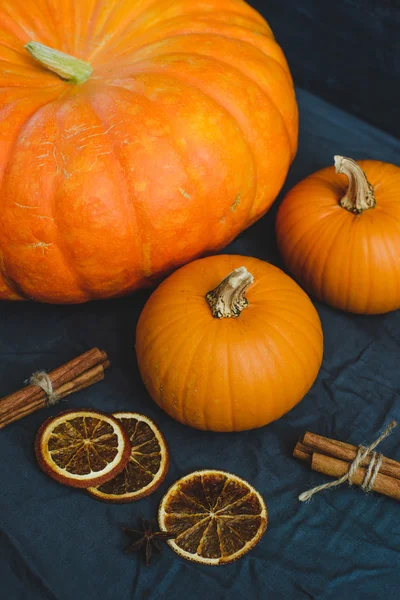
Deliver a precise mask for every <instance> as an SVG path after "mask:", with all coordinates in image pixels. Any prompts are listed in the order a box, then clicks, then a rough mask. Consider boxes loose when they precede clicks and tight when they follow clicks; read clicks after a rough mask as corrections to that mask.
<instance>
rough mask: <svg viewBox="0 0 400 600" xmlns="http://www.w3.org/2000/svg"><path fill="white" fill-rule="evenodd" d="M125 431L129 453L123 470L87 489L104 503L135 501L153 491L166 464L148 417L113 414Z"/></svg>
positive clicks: (166, 456) (159, 439)
mask: <svg viewBox="0 0 400 600" xmlns="http://www.w3.org/2000/svg"><path fill="white" fill-rule="evenodd" d="M113 416H114V417H115V418H116V419H118V421H119V422H120V423H121V425H122V426H123V428H124V429H125V431H126V432H127V434H128V436H129V439H130V444H131V454H130V457H129V462H128V464H127V465H126V467H125V469H124V470H123V471H122V472H121V473H119V475H117V476H116V477H115V478H114V479H112V480H111V481H108V482H107V483H104V484H102V485H100V486H98V487H91V488H89V489H88V490H87V492H88V493H89V494H90V495H91V496H93V497H94V498H97V499H98V500H104V501H106V502H116V503H119V502H121V503H122V502H134V501H135V500H140V499H141V498H144V497H145V496H148V495H149V494H151V493H153V492H155V490H156V489H157V488H158V487H159V485H161V483H162V482H163V481H164V479H165V476H166V474H167V471H168V467H169V454H168V448H167V444H166V442H165V439H164V437H163V435H162V433H161V431H160V430H159V429H158V427H157V426H156V425H155V424H154V423H153V421H152V420H151V419H149V418H148V417H145V416H144V415H140V414H138V413H132V412H118V413H114V415H113Z"/></svg>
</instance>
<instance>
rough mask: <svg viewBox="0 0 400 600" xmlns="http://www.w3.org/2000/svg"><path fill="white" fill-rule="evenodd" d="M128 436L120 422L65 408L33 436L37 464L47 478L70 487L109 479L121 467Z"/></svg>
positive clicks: (84, 485) (88, 412)
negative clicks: (34, 437) (48, 476)
mask: <svg viewBox="0 0 400 600" xmlns="http://www.w3.org/2000/svg"><path fill="white" fill-rule="evenodd" d="M130 450H131V447H130V444H129V438H128V436H127V434H126V432H125V430H124V429H123V428H122V426H121V424H120V423H119V422H118V421H117V419H115V418H114V417H112V416H110V415H106V414H104V413H101V412H99V411H96V410H90V409H88V410H86V409H81V410H66V411H64V412H62V413H60V414H59V415H58V416H57V417H50V418H49V419H47V420H46V421H45V422H44V423H43V425H42V426H41V427H40V429H39V431H38V432H37V435H36V441H35V452H36V457H37V460H38V462H39V465H40V466H41V468H42V469H43V471H45V472H46V473H47V474H48V475H50V477H53V479H56V480H57V481H59V482H60V483H64V484H66V485H70V486H72V487H78V488H87V487H89V486H92V485H97V484H102V483H104V482H106V481H109V480H110V479H112V478H113V477H115V475H117V473H119V472H120V471H122V469H124V467H125V465H126V464H127V462H128V460H129V455H130Z"/></svg>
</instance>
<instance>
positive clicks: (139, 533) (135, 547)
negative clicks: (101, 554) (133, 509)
mask: <svg viewBox="0 0 400 600" xmlns="http://www.w3.org/2000/svg"><path fill="white" fill-rule="evenodd" d="M156 527H157V524H156V522H155V520H154V519H153V520H152V522H151V523H149V522H148V521H146V519H144V518H143V517H142V518H141V530H137V529H128V528H127V527H123V528H122V531H123V532H124V533H126V534H127V535H128V536H129V537H130V538H131V540H132V542H131V543H130V544H129V546H127V547H126V548H125V554H129V553H130V552H140V550H143V551H144V554H145V557H146V565H147V566H149V564H150V563H151V559H152V556H153V551H154V550H157V551H158V552H162V546H161V544H162V542H166V541H167V540H172V539H174V538H175V537H176V535H175V534H174V533H171V532H169V531H155V530H154V529H155V528H156Z"/></svg>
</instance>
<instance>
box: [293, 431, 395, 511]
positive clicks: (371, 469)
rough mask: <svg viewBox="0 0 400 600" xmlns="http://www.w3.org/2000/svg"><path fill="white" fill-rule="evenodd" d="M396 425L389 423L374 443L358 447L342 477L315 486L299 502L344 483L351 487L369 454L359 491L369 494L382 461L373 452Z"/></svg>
mask: <svg viewBox="0 0 400 600" xmlns="http://www.w3.org/2000/svg"><path fill="white" fill-rule="evenodd" d="M396 425H397V423H396V421H391V422H390V423H389V425H388V426H387V427H386V429H385V430H384V431H383V432H382V433H381V435H380V436H379V437H378V438H377V439H376V440H375V441H374V442H372V444H370V445H369V446H366V447H365V446H359V448H358V452H357V455H356V457H355V459H354V460H353V462H352V463H351V465H350V467H349V470H348V472H347V473H345V474H344V475H342V477H339V479H335V480H334V481H330V482H329V483H323V484H322V485H317V486H316V487H313V488H311V489H310V490H307V491H306V492H303V493H302V494H300V496H299V500H300V502H306V501H307V500H310V499H311V498H312V496H314V494H318V492H322V491H323V490H328V489H329V488H333V487H336V486H337V485H341V484H342V483H345V482H346V481H347V482H348V484H349V485H353V478H354V475H355V474H356V472H357V469H358V468H359V466H360V465H361V463H362V462H363V460H365V458H367V456H368V455H370V454H371V462H370V464H369V466H368V469H367V472H366V473H365V477H364V479H363V482H362V484H361V489H362V490H363V491H364V492H370V491H371V490H372V489H373V487H374V483H375V480H376V477H377V475H378V473H379V470H380V468H381V465H382V461H383V456H382V454H377V453H376V452H374V450H375V448H376V447H377V446H378V444H380V443H381V441H382V440H384V439H385V438H386V437H387V436H388V435H389V434H390V433H391V432H392V429H394V427H396Z"/></svg>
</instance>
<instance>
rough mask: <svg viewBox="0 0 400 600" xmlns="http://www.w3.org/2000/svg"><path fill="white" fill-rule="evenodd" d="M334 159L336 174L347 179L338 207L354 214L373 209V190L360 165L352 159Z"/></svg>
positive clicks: (374, 201)
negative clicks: (345, 188) (346, 185)
mask: <svg viewBox="0 0 400 600" xmlns="http://www.w3.org/2000/svg"><path fill="white" fill-rule="evenodd" d="M334 158H335V167H336V173H343V174H344V175H346V177H348V179H349V187H348V188H347V192H346V193H345V195H344V196H343V198H342V199H341V200H340V205H341V206H342V207H343V208H345V209H346V210H349V211H350V212H353V213H356V214H359V213H362V212H363V211H364V210H368V209H369V208H374V207H375V205H376V200H375V196H374V188H373V187H372V185H371V184H370V182H369V181H368V179H367V176H366V175H365V173H364V171H363V170H362V168H361V167H360V165H358V164H357V163H356V161H355V160H353V159H352V158H346V157H345V156H335V157H334Z"/></svg>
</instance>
